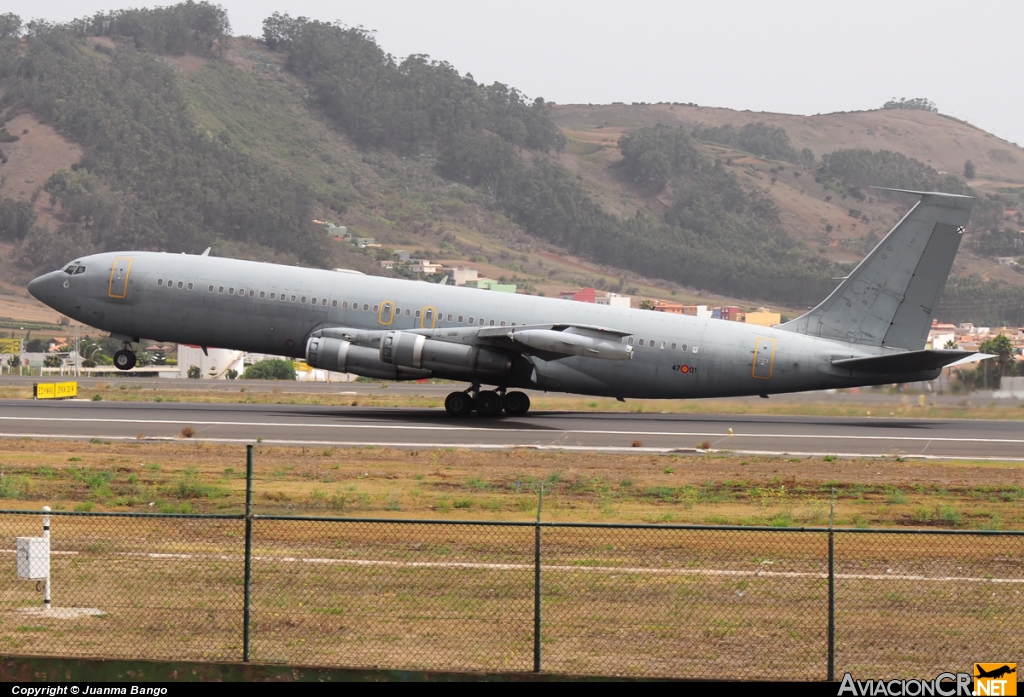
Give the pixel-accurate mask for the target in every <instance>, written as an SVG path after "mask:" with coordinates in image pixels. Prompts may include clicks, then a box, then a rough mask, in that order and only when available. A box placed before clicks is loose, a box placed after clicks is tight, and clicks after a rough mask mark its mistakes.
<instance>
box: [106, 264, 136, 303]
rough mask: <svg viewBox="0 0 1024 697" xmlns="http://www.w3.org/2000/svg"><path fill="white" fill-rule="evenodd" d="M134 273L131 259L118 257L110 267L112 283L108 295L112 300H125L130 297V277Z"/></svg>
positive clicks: (109, 285) (108, 288)
mask: <svg viewBox="0 0 1024 697" xmlns="http://www.w3.org/2000/svg"><path fill="white" fill-rule="evenodd" d="M131 272H132V258H131V257H117V258H116V259H114V265H113V266H112V267H110V283H109V284H107V295H109V296H110V297H112V298H124V297H125V296H127V295H128V276H129V275H130V274H131Z"/></svg>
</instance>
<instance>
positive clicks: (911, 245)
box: [779, 189, 974, 350]
mask: <svg viewBox="0 0 1024 697" xmlns="http://www.w3.org/2000/svg"><path fill="white" fill-rule="evenodd" d="M889 190H890V191H901V190H900V189H889ZM903 193H908V194H917V195H918V196H920V197H921V200H920V201H918V202H917V203H916V204H915V205H914V207H913V208H911V209H910V212H908V213H907V214H906V215H905V216H903V220H901V221H900V222H899V223H897V224H896V227H894V228H893V229H892V231H891V232H889V234H888V235H886V236H885V238H884V239H883V240H882V241H881V242H879V243H878V246H877V247H875V248H874V249H873V250H872V251H871V253H870V254H868V256H867V257H866V258H865V259H864V260H863V261H862V262H861V263H860V264H858V265H857V268H855V269H854V270H853V272H852V273H851V274H850V275H849V276H847V277H846V278H845V279H844V280H843V282H842V283H841V284H840V285H839V287H838V288H836V289H835V290H834V291H832V294H831V295H829V296H828V297H827V298H826V299H825V300H824V301H823V302H822V303H821V304H820V305H818V306H817V307H816V308H814V309H813V310H811V311H810V312H808V313H807V314H805V315H801V316H800V317H797V318H796V319H794V320H792V321H791V322H787V323H785V324H783V325H780V326H779V328H780V329H785V330H787V331H791V332H795V333H798V334H810V335H812V336H820V337H823V338H826V339H836V340H839V341H846V342H849V343H852V344H862V345H865V346H888V347H893V348H903V349H909V350H918V349H922V348H924V345H925V342H926V340H927V338H928V330H929V328H930V327H931V323H932V311H933V310H934V309H935V306H936V305H937V304H938V302H939V297H940V295H941V294H942V289H943V288H944V287H945V285H946V277H947V276H949V271H950V269H951V268H952V266H953V257H955V256H956V250H957V248H958V247H959V246H960V239H961V237H962V236H963V231H964V227H963V226H964V225H966V224H967V218H968V216H969V215H970V213H971V208H972V207H973V206H974V199H973V198H972V197H970V196H960V195H957V194H943V193H934V192H923V191H904V192H903Z"/></svg>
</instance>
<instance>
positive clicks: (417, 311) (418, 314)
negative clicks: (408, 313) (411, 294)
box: [416, 310, 420, 319]
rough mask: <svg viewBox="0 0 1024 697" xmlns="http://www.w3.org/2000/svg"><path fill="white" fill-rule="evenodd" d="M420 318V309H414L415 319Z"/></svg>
mask: <svg viewBox="0 0 1024 697" xmlns="http://www.w3.org/2000/svg"><path fill="white" fill-rule="evenodd" d="M419 318H420V310H416V319H419Z"/></svg>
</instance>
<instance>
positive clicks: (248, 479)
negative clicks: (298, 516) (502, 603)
mask: <svg viewBox="0 0 1024 697" xmlns="http://www.w3.org/2000/svg"><path fill="white" fill-rule="evenodd" d="M252 447H253V446H251V445H247V446H245V598H244V600H243V601H242V660H243V661H248V660H249V610H250V607H251V605H252Z"/></svg>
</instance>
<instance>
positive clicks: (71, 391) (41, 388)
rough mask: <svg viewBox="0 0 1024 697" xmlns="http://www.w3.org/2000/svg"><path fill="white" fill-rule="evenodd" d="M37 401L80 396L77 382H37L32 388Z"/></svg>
mask: <svg viewBox="0 0 1024 697" xmlns="http://www.w3.org/2000/svg"><path fill="white" fill-rule="evenodd" d="M32 396H33V397H34V398H35V399H70V398H71V397H77V396H78V383H77V382H47V383H39V382H37V383H36V384H34V385H33V386H32Z"/></svg>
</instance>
